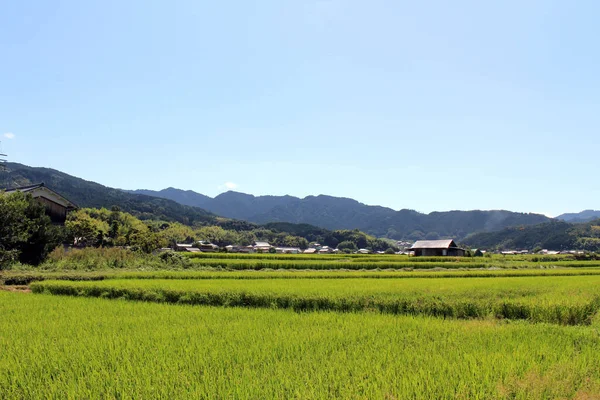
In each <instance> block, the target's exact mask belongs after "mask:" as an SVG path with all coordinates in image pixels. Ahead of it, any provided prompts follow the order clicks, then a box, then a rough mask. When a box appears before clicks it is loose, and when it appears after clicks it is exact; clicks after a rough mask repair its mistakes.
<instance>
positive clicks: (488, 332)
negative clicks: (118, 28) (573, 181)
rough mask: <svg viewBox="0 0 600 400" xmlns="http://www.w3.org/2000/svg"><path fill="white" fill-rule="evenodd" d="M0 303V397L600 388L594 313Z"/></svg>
mask: <svg viewBox="0 0 600 400" xmlns="http://www.w3.org/2000/svg"><path fill="white" fill-rule="evenodd" d="M488 281H489V280H488ZM279 282H280V283H282V282H283V281H279ZM346 282H347V281H346ZM0 314H1V315H2V317H3V318H2V323H0V393H1V396H0V397H2V398H3V399H37V398H44V399H83V398H85V399H95V398H103V399H104V398H120V399H129V398H136V399H137V398H144V399H150V398H153V399H158V398H164V399H187V398H202V399H213V398H232V399H267V398H269V399H270V398H279V399H288V398H296V399H331V398H340V399H406V398H414V399H417V398H418V399H430V398H436V399H456V398H463V399H494V398H500V399H502V398H505V399H542V398H565V399H567V398H577V399H591V398H596V397H597V395H598V393H600V357H598V354H599V350H600V337H599V334H598V325H597V324H596V322H595V323H594V324H593V325H591V326H576V327H565V326H559V325H553V324H530V323H527V322H510V323H509V322H505V321H497V320H470V321H464V320H443V319H439V318H432V317H421V316H395V315H385V314H376V313H338V312H312V313H294V312H290V311H288V310H270V309H241V308H215V307H197V306H186V305H168V304H156V303H144V302H131V301H123V300H107V299H96V298H94V299H92V298H74V297H65V296H49V295H45V294H36V295H26V294H15V293H7V292H0Z"/></svg>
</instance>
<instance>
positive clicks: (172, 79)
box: [0, 0, 600, 215]
mask: <svg viewBox="0 0 600 400" xmlns="http://www.w3.org/2000/svg"><path fill="white" fill-rule="evenodd" d="M599 14H600V3H598V2H595V1H591V0H590V1H585V0H581V1H576V2H566V1H551V0H543V1H541V0H540V1H523V0H519V1H516V0H515V1H513V0H507V1H480V0H473V1H465V0H457V1H399V0H395V1H377V0H374V1H362V0H360V1H359V0H331V1H327V0H289V1H287V0H286V1H281V0H271V1H241V0H240V1H235V2H234V1H195V0H194V1H191V0H190V1H169V2H167V1H148V0H143V1H142V0H128V1H120V0H119V1H112V0H109V1H79V0H78V1H27V0H24V1H0V51H1V53H0V54H1V56H2V57H1V58H2V59H1V62H0V135H2V136H0V138H1V139H2V147H3V149H4V151H5V152H7V153H9V156H10V160H11V161H15V162H21V163H24V164H28V165H32V166H45V167H51V168H56V169H58V170H61V171H64V172H67V173H70V174H73V175H76V176H79V177H82V178H85V179H88V180H93V181H96V182H100V183H102V184H105V185H108V186H113V187H121V188H127V189H135V188H147V189H162V188H165V187H168V186H174V187H178V188H182V189H192V190H195V191H198V192H201V193H204V194H207V195H211V196H214V195H216V194H218V193H220V192H222V191H225V190H227V187H236V188H237V189H236V190H239V191H242V192H246V193H252V194H257V195H258V194H291V195H296V196H301V197H302V196H306V195H310V194H321V193H322V194H330V195H335V196H344V197H351V198H355V199H357V200H359V201H362V202H364V203H367V204H380V205H384V206H388V207H392V208H395V209H400V208H412V209H416V210H419V211H424V212H429V211H433V210H440V211H441V210H450V209H463V210H465V209H500V208H501V209H509V210H514V211H532V212H542V213H546V214H548V215H557V214H560V213H562V212H568V211H580V210H582V209H585V208H600V201H599V200H598V199H599V198H600V180H599V179H598V173H599V171H600V152H599V146H598V145H599V144H600V130H599V127H600V73H599V71H600V51H599V50H600V49H599V47H600V44H599V43H598V38H599V37H600V25H599V24H598V15H599ZM7 134H8V135H7ZM7 136H12V138H9V137H7ZM226 182H228V184H226Z"/></svg>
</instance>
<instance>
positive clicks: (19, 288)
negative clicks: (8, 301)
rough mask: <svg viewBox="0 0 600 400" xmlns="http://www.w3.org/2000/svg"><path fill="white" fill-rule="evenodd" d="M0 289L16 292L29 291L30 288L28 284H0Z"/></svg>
mask: <svg viewBox="0 0 600 400" xmlns="http://www.w3.org/2000/svg"><path fill="white" fill-rule="evenodd" d="M0 290H5V291H7V292H17V293H31V289H29V286H23V285H18V286H0Z"/></svg>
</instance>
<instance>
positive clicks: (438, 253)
mask: <svg viewBox="0 0 600 400" xmlns="http://www.w3.org/2000/svg"><path fill="white" fill-rule="evenodd" d="M410 251H412V252H414V254H415V256H417V257H419V256H423V257H443V256H453V257H463V256H464V255H465V250H464V249H461V248H460V247H458V246H457V245H456V243H454V240H452V239H445V240H417V241H416V242H415V243H414V244H413V245H412V247H411V248H410Z"/></svg>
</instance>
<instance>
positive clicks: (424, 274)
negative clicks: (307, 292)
mask: <svg viewBox="0 0 600 400" xmlns="http://www.w3.org/2000/svg"><path fill="white" fill-rule="evenodd" d="M590 275H600V268H551V269H544V268H535V269H490V270H486V269H474V270H470V269H460V270H363V271H354V270H352V271H348V270H342V269H339V270H287V269H280V270H263V271H257V270H241V271H238V270H234V271H228V270H199V271H196V270H192V271H189V270H179V271H177V270H165V271H153V270H150V271H140V270H127V269H121V270H110V271H79V270H75V271H62V272H58V271H0V285H1V284H3V283H5V284H7V285H27V284H29V283H31V282H33V281H43V280H70V281H80V280H83V281H85V280H106V279H356V278H369V279H381V278H394V279H403V278H471V277H480V278H495V277H520V276H523V277H525V276H590Z"/></svg>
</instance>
